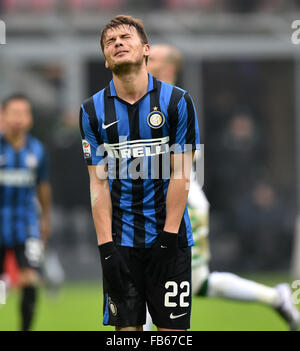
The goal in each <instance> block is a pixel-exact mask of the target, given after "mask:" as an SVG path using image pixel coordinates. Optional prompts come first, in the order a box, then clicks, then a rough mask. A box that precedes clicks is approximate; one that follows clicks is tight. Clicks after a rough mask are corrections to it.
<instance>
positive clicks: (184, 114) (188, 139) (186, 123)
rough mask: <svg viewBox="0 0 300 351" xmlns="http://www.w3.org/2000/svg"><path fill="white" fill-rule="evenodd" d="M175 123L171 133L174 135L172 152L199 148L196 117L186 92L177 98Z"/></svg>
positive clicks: (192, 104) (190, 99)
mask: <svg viewBox="0 0 300 351" xmlns="http://www.w3.org/2000/svg"><path fill="white" fill-rule="evenodd" d="M175 115H176V123H175V124H173V126H172V128H173V129H174V130H173V131H171V133H172V134H173V135H174V136H175V138H174V139H173V140H174V141H175V147H174V149H173V151H174V153H182V152H186V151H192V150H199V149H200V137H199V127H198V118H197V113H196V110H195V106H194V103H193V101H192V98H191V97H190V95H189V94H188V93H184V94H183V96H182V97H181V99H180V100H179V102H178V104H177V106H176V109H175Z"/></svg>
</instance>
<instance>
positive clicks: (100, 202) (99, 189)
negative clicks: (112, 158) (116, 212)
mask: <svg viewBox="0 0 300 351" xmlns="http://www.w3.org/2000/svg"><path fill="white" fill-rule="evenodd" d="M90 191H91V206H92V214H93V219H94V225H95V228H96V233H97V240H98V245H102V244H104V243H106V242H109V241H112V232H111V228H112V203H111V197H110V191H109V184H108V181H107V180H101V181H97V182H91V183H90Z"/></svg>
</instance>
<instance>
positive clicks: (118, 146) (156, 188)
mask: <svg viewBox="0 0 300 351" xmlns="http://www.w3.org/2000/svg"><path fill="white" fill-rule="evenodd" d="M80 130H81V135H82V144H83V152H84V157H85V159H86V161H87V164H88V165H98V164H107V165H108V181H109V186H110V193H111V199H112V206H113V217H112V233H113V235H115V242H116V244H117V245H122V246H130V247H138V248H144V247H151V246H152V245H153V243H154V241H155V239H156V237H157V235H158V233H160V232H161V231H162V230H163V227H164V223H165V218H166V194H167V190H168V185H169V177H170V152H174V153H182V152H185V151H191V150H196V149H199V148H200V139H199V131H198V120H197V115H196V112H195V108H194V104H193V102H192V99H191V97H190V96H189V94H188V93H187V92H186V91H184V90H182V89H180V88H177V87H174V86H172V85H170V84H167V83H164V82H161V81H159V80H157V79H156V78H154V77H153V76H151V75H150V74H149V76H148V90H147V93H146V95H145V96H143V97H142V98H141V99H140V100H139V101H137V102H136V103H134V104H129V103H128V102H126V101H124V100H122V99H120V98H119V97H118V96H117V94H116V90H115V87H114V83H113V80H112V81H111V82H110V84H109V86H108V87H106V88H105V89H103V90H101V91H99V92H98V93H96V94H95V95H93V96H92V97H91V98H89V99H88V100H86V101H85V102H84V103H83V104H82V105H81V109H80ZM178 234H179V245H180V246H191V245H193V244H194V241H193V236H192V230H191V225H190V221H189V217H188V212H187V208H186V209H185V212H184V215H183V218H182V222H181V225H180V229H179V233H178Z"/></svg>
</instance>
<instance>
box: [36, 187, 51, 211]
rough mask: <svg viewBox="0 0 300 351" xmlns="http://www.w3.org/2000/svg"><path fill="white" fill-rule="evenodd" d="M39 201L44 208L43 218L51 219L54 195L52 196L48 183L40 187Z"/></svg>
mask: <svg viewBox="0 0 300 351" xmlns="http://www.w3.org/2000/svg"><path fill="white" fill-rule="evenodd" d="M38 200H39V202H40V204H41V208H42V216H43V217H45V218H46V217H47V218H49V217H50V210H51V201H52V194H51V187H50V184H49V183H48V182H45V183H42V184H40V185H39V187H38Z"/></svg>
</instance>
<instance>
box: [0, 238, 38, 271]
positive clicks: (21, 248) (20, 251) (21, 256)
mask: <svg viewBox="0 0 300 351" xmlns="http://www.w3.org/2000/svg"><path fill="white" fill-rule="evenodd" d="M7 250H13V251H14V253H15V256H16V259H17V262H18V266H19V268H21V269H22V268H32V269H35V270H38V269H39V267H34V266H32V265H31V264H30V262H29V260H28V258H27V257H26V254H25V244H20V245H16V246H15V247H13V248H11V249H7V248H6V247H4V246H0V274H2V273H3V270H4V260H5V254H6V251H7Z"/></svg>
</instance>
